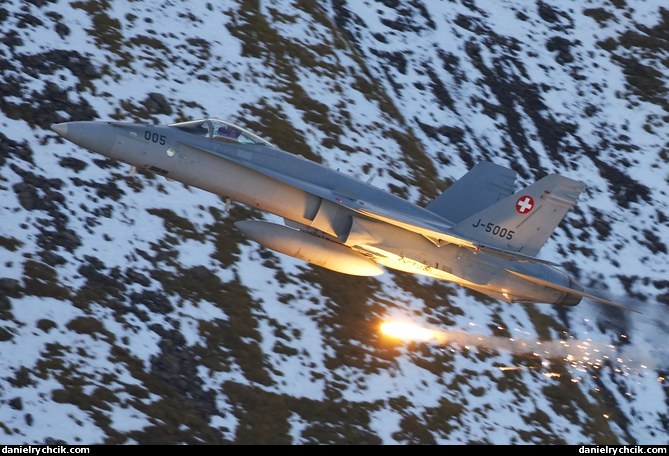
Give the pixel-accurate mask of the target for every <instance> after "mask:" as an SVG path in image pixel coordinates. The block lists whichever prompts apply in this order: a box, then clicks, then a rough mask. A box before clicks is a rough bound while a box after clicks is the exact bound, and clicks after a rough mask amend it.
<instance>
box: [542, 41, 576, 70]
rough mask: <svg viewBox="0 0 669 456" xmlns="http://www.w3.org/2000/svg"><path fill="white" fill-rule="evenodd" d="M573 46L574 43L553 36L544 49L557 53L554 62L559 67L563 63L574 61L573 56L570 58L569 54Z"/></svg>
mask: <svg viewBox="0 0 669 456" xmlns="http://www.w3.org/2000/svg"><path fill="white" fill-rule="evenodd" d="M573 44H574V43H572V42H571V41H569V40H567V39H565V38H562V37H560V36H554V37H552V38H551V39H549V40H548V42H547V43H546V49H548V50H549V51H551V52H557V55H556V56H555V61H556V62H557V63H559V64H560V65H564V64H565V63H571V62H573V61H574V56H572V55H571V52H570V48H571V46H572V45H573Z"/></svg>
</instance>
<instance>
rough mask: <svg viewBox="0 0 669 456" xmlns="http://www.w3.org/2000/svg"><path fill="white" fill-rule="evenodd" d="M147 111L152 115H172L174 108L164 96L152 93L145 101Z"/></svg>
mask: <svg viewBox="0 0 669 456" xmlns="http://www.w3.org/2000/svg"><path fill="white" fill-rule="evenodd" d="M144 105H145V106H146V109H147V110H148V111H149V112H150V113H151V114H165V115H170V114H172V107H171V106H170V104H169V102H168V101H167V99H166V98H165V96H164V95H163V94H160V93H156V92H151V93H150V94H149V96H148V97H146V100H145V101H144Z"/></svg>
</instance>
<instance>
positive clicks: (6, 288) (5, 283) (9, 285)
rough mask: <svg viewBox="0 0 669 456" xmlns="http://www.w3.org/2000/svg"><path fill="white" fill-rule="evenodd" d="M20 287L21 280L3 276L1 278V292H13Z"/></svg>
mask: <svg viewBox="0 0 669 456" xmlns="http://www.w3.org/2000/svg"><path fill="white" fill-rule="evenodd" d="M18 289H19V281H18V280H16V279H10V278H8V277H3V278H2V279H0V293H2V292H5V293H7V294H13V293H14V292H16V291H17V290H18Z"/></svg>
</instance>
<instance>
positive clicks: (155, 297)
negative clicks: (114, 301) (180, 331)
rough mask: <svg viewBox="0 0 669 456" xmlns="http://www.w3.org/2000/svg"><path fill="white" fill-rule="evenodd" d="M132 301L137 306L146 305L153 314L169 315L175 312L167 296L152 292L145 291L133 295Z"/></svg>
mask: <svg viewBox="0 0 669 456" xmlns="http://www.w3.org/2000/svg"><path fill="white" fill-rule="evenodd" d="M130 301H131V302H132V303H133V304H135V305H138V304H144V305H145V306H146V307H147V308H148V309H149V310H150V311H151V312H156V313H159V314H167V313H170V312H172V311H173V310H174V307H173V306H172V304H171V303H170V301H169V299H168V298H167V296H165V295H164V294H162V293H160V292H158V291H152V290H144V291H142V292H141V293H133V294H132V295H131V296H130Z"/></svg>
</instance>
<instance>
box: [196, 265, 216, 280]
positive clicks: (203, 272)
mask: <svg viewBox="0 0 669 456" xmlns="http://www.w3.org/2000/svg"><path fill="white" fill-rule="evenodd" d="M190 271H191V274H193V278H195V279H198V280H201V281H203V282H207V281H210V280H216V278H217V277H216V274H214V273H213V272H211V271H210V270H209V269H208V268H207V267H206V266H195V267H194V268H192V269H191V270H190Z"/></svg>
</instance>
